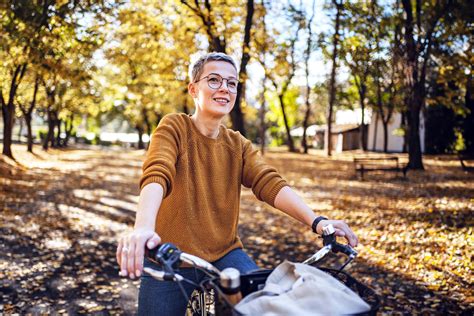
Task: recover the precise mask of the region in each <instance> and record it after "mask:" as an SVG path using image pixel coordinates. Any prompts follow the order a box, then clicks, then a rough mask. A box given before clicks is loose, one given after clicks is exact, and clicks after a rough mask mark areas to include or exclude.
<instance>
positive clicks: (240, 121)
mask: <svg viewBox="0 0 474 316" xmlns="http://www.w3.org/2000/svg"><path fill="white" fill-rule="evenodd" d="M254 11H255V10H254V3H253V0H248V1H247V17H246V19H245V28H244V42H243V45H242V59H241V62H240V71H239V80H240V81H241V83H240V84H239V85H238V87H237V96H236V99H235V105H234V108H233V109H232V111H231V112H230V118H231V121H232V127H233V129H234V130H236V131H239V132H240V133H241V134H242V135H244V136H245V135H246V133H245V122H244V117H243V113H242V106H241V105H242V100H243V99H244V97H245V82H246V81H247V63H248V62H249V60H250V54H249V52H250V36H251V33H250V31H251V29H252V19H253V14H254Z"/></svg>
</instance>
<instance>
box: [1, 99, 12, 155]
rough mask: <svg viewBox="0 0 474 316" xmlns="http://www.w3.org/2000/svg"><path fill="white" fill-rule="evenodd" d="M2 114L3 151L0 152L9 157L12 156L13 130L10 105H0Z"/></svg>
mask: <svg viewBox="0 0 474 316" xmlns="http://www.w3.org/2000/svg"><path fill="white" fill-rule="evenodd" d="M2 114H3V152H2V154H3V155H5V156H7V157H9V158H11V159H15V158H14V157H13V153H12V149H11V146H12V132H13V122H14V121H13V120H14V116H13V115H14V113H13V111H12V109H11V108H10V107H8V108H7V107H2Z"/></svg>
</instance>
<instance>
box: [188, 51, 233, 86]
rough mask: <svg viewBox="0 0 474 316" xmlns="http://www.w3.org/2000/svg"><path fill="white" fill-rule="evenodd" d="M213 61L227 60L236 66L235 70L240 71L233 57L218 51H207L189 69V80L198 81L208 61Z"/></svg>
mask: <svg viewBox="0 0 474 316" xmlns="http://www.w3.org/2000/svg"><path fill="white" fill-rule="evenodd" d="M211 61H225V62H228V63H229V64H231V65H232V66H234V68H235V71H237V72H238V70H237V66H236V64H235V61H234V59H233V58H232V57H230V56H229V55H227V54H225V53H218V52H212V53H207V54H205V55H202V56H201V57H199V58H198V60H196V61H195V62H194V63H193V64H192V65H191V67H190V70H189V80H191V82H196V81H197V80H199V77H200V76H201V75H202V72H203V71H204V65H205V64H207V63H208V62H211Z"/></svg>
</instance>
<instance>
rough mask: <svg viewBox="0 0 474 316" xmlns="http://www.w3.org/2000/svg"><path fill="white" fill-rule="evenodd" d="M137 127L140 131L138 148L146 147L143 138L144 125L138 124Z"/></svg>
mask: <svg viewBox="0 0 474 316" xmlns="http://www.w3.org/2000/svg"><path fill="white" fill-rule="evenodd" d="M135 128H136V130H137V132H138V149H145V144H144V143H143V139H142V136H143V127H141V126H140V125H137V126H136V127H135Z"/></svg>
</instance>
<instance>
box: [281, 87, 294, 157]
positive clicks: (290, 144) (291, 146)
mask: <svg viewBox="0 0 474 316" xmlns="http://www.w3.org/2000/svg"><path fill="white" fill-rule="evenodd" d="M278 99H279V100H280V106H281V112H282V113H283V122H284V123H285V130H286V144H287V145H288V150H289V151H290V152H292V153H294V152H296V149H295V144H294V143H293V137H291V134H290V126H289V125H288V119H287V117H286V111H285V103H284V100H283V95H282V94H279V95H278Z"/></svg>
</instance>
